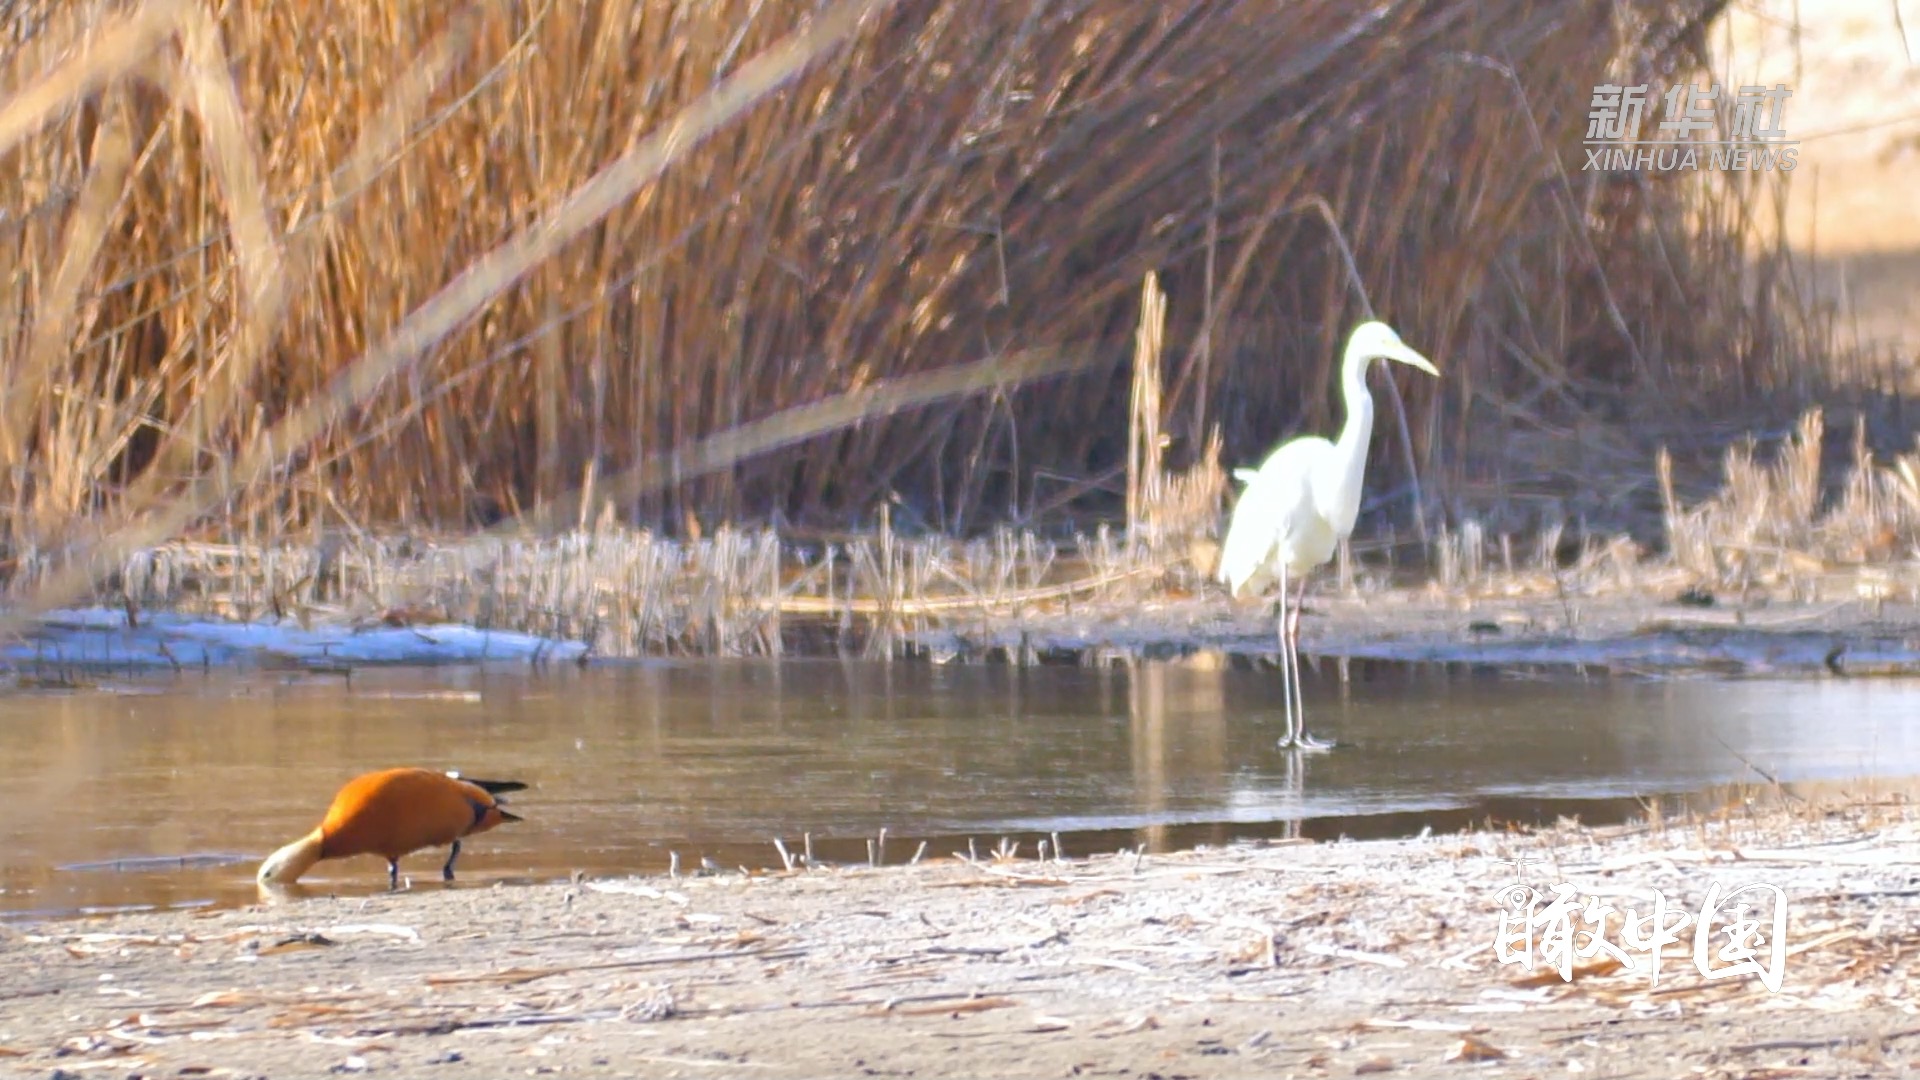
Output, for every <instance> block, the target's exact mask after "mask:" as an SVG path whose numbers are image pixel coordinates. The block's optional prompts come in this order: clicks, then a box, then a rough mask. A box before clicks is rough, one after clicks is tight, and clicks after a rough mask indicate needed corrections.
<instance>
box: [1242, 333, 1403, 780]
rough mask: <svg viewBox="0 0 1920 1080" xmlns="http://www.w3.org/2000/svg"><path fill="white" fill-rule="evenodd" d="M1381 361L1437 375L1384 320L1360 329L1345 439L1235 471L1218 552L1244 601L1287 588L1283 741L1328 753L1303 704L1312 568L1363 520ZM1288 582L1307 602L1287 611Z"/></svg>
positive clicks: (1345, 387) (1287, 451) (1352, 344)
mask: <svg viewBox="0 0 1920 1080" xmlns="http://www.w3.org/2000/svg"><path fill="white" fill-rule="evenodd" d="M1374 360H1398V361H1399V362H1400V363H1403V364H1408V365H1410V366H1412V367H1416V368H1419V369H1420V370H1421V371H1424V372H1426V373H1427V374H1429V375H1432V376H1435V377H1436V378H1437V377H1438V376H1439V374H1440V372H1439V371H1437V370H1436V369H1435V368H1434V366H1433V365H1432V364H1431V363H1428V362H1427V358H1426V357H1424V356H1421V355H1420V354H1419V353H1417V352H1414V351H1413V350H1412V349H1410V348H1408V347H1407V345H1406V343H1404V342H1402V341H1401V340H1400V335H1398V334H1396V333H1394V332H1393V328H1392V327H1390V326H1388V325H1387V324H1386V323H1383V322H1364V323H1361V324H1360V325H1359V326H1356V327H1354V330H1353V334H1352V336H1351V337H1349V338H1348V339H1347V351H1346V355H1345V357H1344V358H1343V359H1342V361H1341V364H1340V390H1341V396H1342V397H1344V398H1345V399H1346V405H1347V423H1346V426H1345V427H1343V428H1341V429H1340V439H1339V441H1337V442H1328V441H1327V440H1325V439H1323V438H1320V437H1319V436H1317V435H1306V436H1302V437H1300V438H1298V439H1293V440H1291V441H1289V442H1287V443H1284V444H1282V445H1281V446H1280V448H1279V449H1277V450H1275V451H1274V452H1273V453H1272V454H1271V455H1269V456H1268V458H1267V460H1266V461H1265V462H1263V463H1262V464H1261V466H1260V468H1259V469H1257V470H1254V469H1236V470H1234V474H1233V475H1234V477H1235V479H1238V480H1240V481H1242V482H1244V483H1245V484H1246V485H1247V486H1246V490H1244V491H1242V492H1241V493H1240V499H1239V501H1238V502H1236V503H1235V504H1234V507H1233V518H1232V520H1231V521H1230V522H1229V523H1228V525H1227V538H1226V541H1225V542H1224V543H1223V544H1222V545H1221V548H1220V572H1219V574H1218V577H1219V579H1220V581H1221V582H1222V583H1224V584H1225V585H1226V586H1227V588H1228V589H1229V590H1230V591H1231V592H1232V594H1233V595H1234V596H1235V597H1236V598H1237V597H1240V596H1242V595H1245V594H1247V593H1249V592H1253V593H1258V592H1260V591H1261V590H1263V589H1265V588H1266V586H1267V584H1268V582H1270V581H1272V580H1274V579H1275V578H1277V579H1278V580H1279V583H1280V611H1279V634H1280V664H1281V677H1282V678H1283V679H1284V680H1285V684H1286V685H1285V687H1284V689H1285V690H1286V694H1287V733H1286V735H1285V736H1283V737H1282V738H1281V740H1280V745H1281V746H1283V747H1288V748H1292V749H1299V750H1324V749H1326V748H1328V746H1329V745H1331V744H1328V743H1324V742H1321V741H1319V740H1317V739H1314V738H1312V737H1310V736H1309V735H1308V734H1307V732H1306V709H1305V705H1304V704H1303V703H1302V701H1301V698H1300V656H1299V653H1298V651H1297V647H1298V644H1299V638H1300V602H1301V601H1302V600H1304V599H1305V597H1306V586H1307V572H1308V571H1310V570H1312V569H1313V568H1314V567H1316V566H1319V565H1321V564H1322V563H1324V562H1326V561H1327V560H1328V559H1330V558H1332V557H1333V550H1334V548H1335V547H1336V546H1337V545H1338V544H1339V543H1340V541H1342V540H1344V539H1346V538H1347V537H1348V536H1350V535H1352V533H1353V523H1354V521H1355V520H1356V519H1358V518H1359V516H1360V486H1361V483H1362V481H1363V480H1364V479H1365V476H1366V471H1367V441H1368V439H1370V438H1371V437H1372V435H1373V395H1371V394H1369V393H1368V392H1367V370H1368V368H1369V366H1370V365H1371V364H1372V362H1373V361H1374ZM1289 579H1297V580H1298V581H1299V583H1300V584H1299V599H1297V600H1295V601H1294V604H1293V607H1292V610H1291V612H1289V610H1288V606H1287V585H1288V583H1289Z"/></svg>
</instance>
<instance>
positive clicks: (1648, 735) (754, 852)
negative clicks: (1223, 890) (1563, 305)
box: [0, 661, 1920, 916]
mask: <svg viewBox="0 0 1920 1080" xmlns="http://www.w3.org/2000/svg"><path fill="white" fill-rule="evenodd" d="M115 689H116V690H117V692H113V693H84V694H64V695H62V694H47V695H25V696H14V697H10V698H6V699H0V785H4V790H5V791H6V792H7V793H8V794H7V807H8V809H7V813H6V815H5V816H4V819H0V889H4V892H0V913H12V914H13V915H15V916H18V915H21V914H25V913H29V912H71V911H74V910H78V909H85V908H94V907H112V906H119V905H130V904H163V905H165V904H194V903H206V902H221V903H225V902H241V901H247V900H250V899H252V896H253V892H252V886H251V874H252V870H253V867H254V864H255V862H256V861H257V859H258V858H259V857H260V856H261V855H263V854H264V853H265V852H267V851H268V850H270V849H272V848H273V847H275V846H277V845H278V844H280V843H282V842H284V841H286V840H288V839H291V838H292V837H294V836H296V835H298V834H300V833H303V832H305V831H306V830H308V829H310V828H312V826H313V824H314V823H315V821H317V820H318V818H319V815H320V813H321V812H322V811H323V810H324V808H325V806H326V803H327V800H328V799H329V798H330V797H331V795H332V793H333V791H334V789H335V788H336V787H338V785H339V784H340V783H341V782H342V781H343V780H344V779H346V778H347V777H349V776H351V775H353V774H355V773H357V772H360V771H362V770H366V769H371V768H376V767H383V766H387V765H391V764H400V763H409V764H419V765H426V766H433V767H444V768H455V767H458V768H461V769H464V770H466V771H468V772H469V773H472V774H474V775H488V776H501V777H512V778H518V779H523V780H527V781H529V782H531V783H532V784H533V785H534V789H533V790H531V791H528V792H524V793H521V794H520V795H517V796H515V797H514V808H515V809H516V810H517V811H519V812H521V813H523V814H524V815H526V817H527V818H528V821H527V822H526V823H525V824H523V825H511V826H508V827H506V828H503V829H499V830H496V831H495V832H492V833H489V834H488V835H487V836H485V837H482V838H479V839H477V840H475V841H474V842H473V843H471V844H469V845H468V850H467V851H466V852H465V853H464V854H463V855H462V857H461V864H462V867H463V869H464V871H465V872H464V874H463V880H464V881H468V882H474V881H478V882H486V881H490V880H497V879H501V878H552V877H561V876H564V875H565V874H567V873H568V872H569V871H570V870H573V869H584V870H589V871H595V872H618V871H655V870H659V869H661V868H663V867H664V866H665V865H666V863H667V858H668V854H667V853H668V851H669V850H677V851H679V852H680V853H681V855H682V856H683V857H684V858H685V859H686V860H687V861H688V863H689V864H692V863H694V862H697V860H698V858H699V857H700V856H702V855H710V856H713V857H714V858H716V859H717V860H718V861H720V862H721V863H722V864H724V865H728V866H732V865H736V864H739V863H742V862H747V863H751V864H754V865H766V864H768V863H770V862H773V861H774V860H775V858H776V856H775V855H774V852H773V848H772V846H771V843H770V841H771V838H772V837H773V836H775V835H780V836H783V837H785V838H786V839H787V840H788V841H789V843H790V846H793V847H795V848H797V847H798V841H799V837H800V834H801V833H802V832H804V831H811V832H812V833H813V834H814V836H815V839H816V848H817V851H818V853H819V854H820V855H821V856H822V857H828V858H839V859H864V858H865V838H866V837H869V836H872V835H873V834H874V833H875V832H877V831H878V830H879V829H880V828H882V827H885V828H887V829H888V830H889V831H890V835H891V836H892V837H894V838H896V839H892V840H890V841H889V846H888V855H889V857H890V858H891V859H893V860H895V861H898V860H900V859H903V858H905V857H906V856H907V855H908V854H910V853H911V852H912V850H913V848H914V845H915V843H916V842H917V841H918V840H919V839H923V838H924V839H929V840H930V841H932V844H931V850H932V851H933V852H935V853H937V854H945V853H947V852H949V851H951V850H954V849H955V848H957V847H963V846H964V844H965V837H967V836H977V837H979V838H980V840H981V842H982V847H983V848H985V847H990V846H991V845H992V843H993V842H994V840H996V839H997V838H998V837H1000V836H1002V835H1013V836H1015V837H1016V838H1020V839H1024V840H1025V841H1026V843H1025V844H1024V845H1023V848H1022V850H1023V852H1028V853H1030V852H1031V851H1032V850H1033V838H1034V837H1036V836H1039V835H1044V834H1046V833H1048V832H1052V831H1059V832H1060V833H1061V834H1063V836H1064V837H1065V839H1066V841H1067V845H1068V850H1069V851H1071V852H1076V853H1082V854H1084V853H1087V852H1089V851H1095V850H1112V849H1114V848H1117V847H1121V846H1134V845H1140V844H1145V845H1148V846H1150V847H1166V846H1185V845H1191V844H1194V843H1203V842H1214V843H1217V842H1222V841H1227V840H1231V839H1234V838H1239V837H1256V836H1272V835H1278V834H1280V833H1281V832H1283V831H1285V830H1287V829H1288V828H1296V829H1297V828H1301V827H1302V826H1300V825H1299V824H1298V823H1299V822H1301V821H1302V820H1303V819H1304V820H1305V821H1306V825H1305V826H1304V828H1305V830H1306V831H1307V832H1308V833H1309V834H1312V835H1334V834H1338V833H1342V832H1345V833H1349V834H1354V835H1363V834H1377V833H1383V832H1398V831H1409V830H1417V829H1418V828H1419V827H1420V825H1421V824H1422V823H1423V822H1432V823H1435V824H1437V825H1439V826H1442V827H1454V826H1458V825H1460V824H1462V823H1464V821H1465V820H1466V819H1467V818H1468V817H1477V816H1484V815H1486V814H1488V813H1492V814H1495V815H1497V816H1502V817H1509V818H1515V817H1519V818H1524V817H1533V816H1539V815H1542V814H1546V815H1551V814H1552V813H1556V812H1568V811H1570V810H1575V809H1578V810H1583V811H1584V812H1586V814H1587V817H1588V818H1589V820H1592V819H1594V818H1596V817H1605V816H1609V815H1617V814H1619V813H1622V812H1623V811H1624V810H1625V809H1626V806H1627V805H1628V804H1621V803H1619V802H1611V803H1610V802H1604V801H1602V802H1592V803H1587V804H1585V805H1581V804H1580V803H1578V802H1575V800H1621V799H1624V798H1627V797H1632V796H1636V795H1643V794H1648V793H1671V792H1686V791H1694V790H1698V789H1701V788H1703V787H1706V786H1709V785H1712V784H1716V783H1721V782H1728V781H1752V782H1760V779H1759V776H1758V775H1756V773H1755V771H1754V770H1755V769H1757V770H1759V771H1760V772H1761V773H1764V774H1766V775H1771V776H1774V777H1778V778H1779V779H1781V780H1811V779H1865V778H1875V777H1882V778H1884V777H1907V776H1911V775H1914V774H1917V773H1920V726H1916V725H1914V724H1913V723H1911V722H1909V718H1910V717H1911V716H1913V715H1914V714H1915V712H1916V710H1917V709H1920V682H1904V681H1891V680H1863V681H1838V680H1829V681H1812V682H1760V681H1705V680H1702V681H1674V682H1654V683H1649V682H1632V681H1624V680H1613V681H1594V682H1584V681H1574V680H1566V681H1521V680H1510V679H1502V678H1497V677H1480V678H1470V679H1463V678H1459V677H1457V676H1448V675H1447V674H1445V673H1444V672H1440V671H1429V672H1420V671H1416V672H1412V673H1407V672H1396V673H1393V674H1391V675H1390V676H1389V675H1386V674H1382V675H1379V676H1376V677H1374V678H1369V679H1366V680H1362V681H1357V682H1356V683H1354V684H1353V685H1351V686H1349V687H1347V688H1345V689H1344V690H1342V689H1341V688H1338V687H1334V686H1330V685H1327V684H1326V683H1319V684H1316V685H1315V686H1314V687H1313V689H1314V690H1317V691H1318V693H1317V694H1310V695H1309V702H1308V705H1309V709H1310V710H1311V716H1312V720H1313V730H1314V731H1316V732H1317V733H1319V734H1323V735H1328V736H1333V737H1337V738H1339V739H1340V740H1342V741H1343V742H1347V743H1351V744H1354V745H1353V746H1352V747H1351V748H1349V749H1343V750H1342V751H1339V752H1336V753H1334V754H1330V755H1325V756H1320V757H1315V758H1310V759H1308V760H1307V764H1306V766H1305V769H1304V772H1302V771H1300V770H1296V769H1292V768H1290V766H1289V761H1288V757H1287V755H1284V754H1281V753H1279V752H1278V751H1276V750H1275V749H1274V747H1273V740H1274V738H1275V737H1276V735H1277V733H1278V730H1279V726H1280V716H1279V714H1278V711H1277V708H1278V698H1277V695H1276V693H1275V690H1276V683H1275V682H1274V678H1273V675H1272V674H1271V673H1270V672H1259V671H1246V670H1225V671H1210V670H1199V669H1195V668H1189V667H1182V666H1167V665H1150V666H1146V667H1143V668H1141V669H1139V670H1136V671H1134V672H1131V673H1129V672H1127V671H1125V670H1121V669H1081V668H1041V669H1032V670H1025V671H1022V670H1014V669H1008V668H1002V667H933V666H926V665H918V664H895V665H890V666H889V665H879V664H873V665H865V664H841V663H837V662H832V661H812V662H788V663H785V664H769V663H714V664H708V663H700V664H688V665H684V666H667V665H662V666H647V667H624V668H607V669H595V670H591V671H584V672H582V671H575V670H566V671H558V672H552V673H548V674H542V675H533V674H527V673H524V672H514V673H492V672H479V671H471V670H469V671H457V672H420V671H388V672H362V673H361V674H359V675H356V677H355V679H354V681H353V684H352V686H351V687H348V686H346V685H344V684H342V683H341V682H340V681H338V680H332V681H319V680H311V679H307V680H300V681H296V682H287V681H285V680H283V679H281V678H278V677H270V676H264V675H262V676H255V677H249V678H239V677H232V676H215V677H197V676H196V677H192V678H183V679H169V680H165V681H153V682H132V683H125V684H121V685H119V686H118V687H116V688H115ZM1448 811H1451V812H1448ZM1288 823H1294V824H1292V825H1289V824H1288ZM222 856H227V857H228V858H222ZM438 859H439V856H438V855H428V854H422V855H417V856H415V857H413V858H412V859H410V860H408V861H407V862H405V863H403V869H405V870H409V871H411V872H412V873H413V874H414V875H415V877H416V878H417V879H419V880H422V881H430V880H432V879H433V876H434V873H435V870H436V868H437V866H438ZM103 864H104V865H103ZM307 880H308V881H309V882H312V883H314V884H316V885H319V886H321V887H323V888H337V889H340V890H343V891H352V892H370V891H373V890H374V889H376V888H377V887H379V886H381V885H383V884H384V874H383V873H381V867H380V864H379V861H378V860H377V859H374V858H371V857H369V858H364V859H359V860H350V861H347V862H343V863H331V864H322V866H321V867H319V868H317V869H316V871H315V873H314V874H312V875H310V876H309V878H308V879H307Z"/></svg>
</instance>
